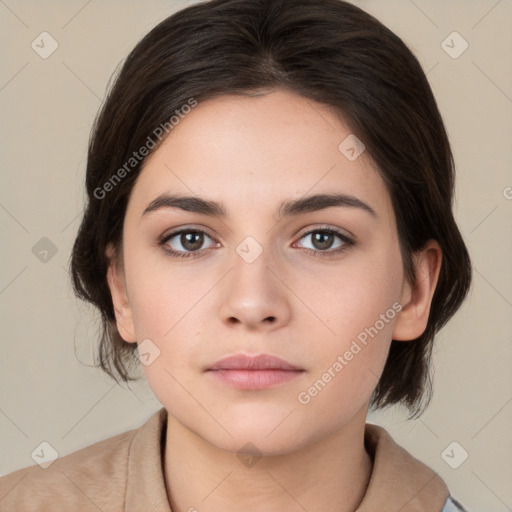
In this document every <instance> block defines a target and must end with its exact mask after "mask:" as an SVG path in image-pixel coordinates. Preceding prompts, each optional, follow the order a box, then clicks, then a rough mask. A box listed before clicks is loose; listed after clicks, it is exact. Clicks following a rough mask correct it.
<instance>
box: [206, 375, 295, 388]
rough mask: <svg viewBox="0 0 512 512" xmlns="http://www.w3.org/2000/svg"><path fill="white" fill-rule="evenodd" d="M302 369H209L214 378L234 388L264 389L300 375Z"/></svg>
mask: <svg viewBox="0 0 512 512" xmlns="http://www.w3.org/2000/svg"><path fill="white" fill-rule="evenodd" d="M302 372H303V370H210V371H209V373H211V374H212V375H213V376H214V378H216V379H218V380H220V381H221V382H223V383H225V384H228V385H229V386H231V387H233V388H235V389H265V388H269V387H272V386H275V385H276V384H283V383H284V382H288V381H290V380H292V379H295V378H296V377H298V376H299V375H301V374H302Z"/></svg>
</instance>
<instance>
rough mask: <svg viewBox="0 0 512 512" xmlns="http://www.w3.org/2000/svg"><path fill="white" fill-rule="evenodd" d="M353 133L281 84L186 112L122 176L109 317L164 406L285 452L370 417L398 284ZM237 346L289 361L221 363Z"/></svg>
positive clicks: (190, 422)
mask: <svg viewBox="0 0 512 512" xmlns="http://www.w3.org/2000/svg"><path fill="white" fill-rule="evenodd" d="M350 135H351V132H350V129H349V127H348V126H346V125H345V124H344V123H343V122H342V121H341V120H340V119H339V117H338V116H336V115H335V114H334V113H333V112H332V111H331V110H329V109H328V108H326V107H325V106H322V105H319V104H316V103H314V102H312V101H309V100H307V99H305V98H303V97H301V96H297V95H295V94H292V93H289V92H285V91H279V90H278V91H274V92H272V93H269V94H266V95H261V96H257V97H238V96H224V97H222V98H218V99H215V100H210V101H206V102H204V103H200V104H199V105H198V106H197V107H195V108H194V109H193V110H192V112H191V113H189V114H188V115H187V116H186V117H185V118H184V119H183V120H181V122H180V123H179V125H177V126H176V127H175V128H174V129H173V131H172V133H171V135H170V136H169V137H168V138H167V139H166V140H165V141H164V142H163V144H162V145H161V146H160V147H159V148H158V150H157V151H156V152H154V153H153V154H152V155H151V157H150V158H149V159H148V160H147V161H146V164H145V167H144V169H143V170H142V172H141V174H140V176H139V178H138V180H137V182H136V184H135V186H134V188H133V190H132V193H131V196H130V200H129V204H128V207H127V212H126V217H125V222H124V240H123V255H124V269H123V270H122V271H121V274H120V276H121V277H119V276H118V283H122V284H118V285H116V286H117V288H116V286H111V290H112V293H113V298H114V303H115V309H116V315H117V320H118V328H119V330H120V332H121V335H122V336H123V337H124V339H125V340H127V341H130V342H133V341H135V340H137V342H138V343H139V349H140V348H141V345H140V344H141V343H144V344H145V345H142V348H143V350H141V352H143V353H145V354H146V355H145V356H144V357H145V359H146V362H147V363H150V364H147V365H146V364H145V365H143V368H144V371H145V374H146V377H147V380H148V382H149V384H150V386H151V388H152V390H153V392H154V393H155V395H156V396H157V398H158V399H159V401H160V402H161V403H162V404H163V406H165V408H166V409H167V410H168V412H169V414H170V415H172V416H173V417H174V418H176V419H177V420H178V421H179V422H180V423H181V424H182V425H184V426H185V427H186V428H187V429H189V430H190V431H191V432H193V433H194V434H196V435H198V436H200V437H201V438H202V439H204V440H206V441H208V442H210V443H212V444H213V445H215V446H218V447H221V448H224V449H228V450H233V451H236V450H238V449H239V448H240V447H241V446H243V445H244V444H245V443H246V442H247V441H251V442H252V443H253V444H255V445H256V446H257V447H258V449H259V450H260V451H261V452H263V453H268V454H270V453H273V454H278V453H286V452H290V451H292V450H295V449H297V448H300V447H304V446H306V445H308V444H310V443H312V442H314V441H317V440H319V439H321V438H323V437H325V436H328V435H330V434H333V433H335V432H337V431H340V430H341V429H343V428H344V427H345V426H347V425H349V424H350V422H352V421H354V419H355V418H361V417H362V418H363V422H364V417H365V416H366V409H367V405H368V401H369V398H370V396H371V393H372V391H373V389H374V388H375V386H376V384H377V382H378V378H379V376H380V374H381V372H382V369H383V366H384V363H385V360H386V356H387V353H388V350H389V346H390V342H391V339H392V336H393V334H394V331H396V330H397V329H398V328H399V324H400V322H401V320H400V318H401V315H402V313H399V312H398V311H399V309H400V308H401V304H402V303H403V300H404V297H405V295H407V293H408V292H407V290H408V288H407V286H406V285H405V283H404V276H403V270H402V260H401V255H400V250H399V243H398V237H397V231H396V223H395V217H394V213H393V209H392V206H391V202H390V197H389V194H388V192H387V190H386V187H385V185H384V182H383V180H382V178H381V177H380V176H379V174H378V172H377V171H376V169H375V167H374V166H373V164H372V162H371V160H370V159H369V157H367V155H366V153H364V152H363V153H362V154H361V155H360V156H359V157H358V158H356V159H355V160H354V158H353V155H352V152H351V151H350V147H351V146H350V144H348V143H345V144H348V150H347V147H346V145H345V146H343V145H342V150H343V151H342V150H340V149H339V146H340V143H342V141H344V140H345V139H346V138H347V137H348V136H350ZM350 140H351V139H348V141H350ZM356 149H357V147H356ZM346 155H349V156H351V157H352V158H351V159H349V158H347V156H346ZM166 195H168V196H170V195H172V196H175V199H176V196H189V197H193V198H195V201H188V202H182V203H181V205H182V206H183V208H185V209H182V208H180V207H179V204H180V203H179V202H177V201H174V202H172V201H170V200H169V199H165V196H166ZM314 195H330V196H334V195H338V196H342V200H336V201H334V200H331V202H325V200H324V201H323V200H322V198H320V199H318V200H317V201H316V202H315V201H309V202H308V201H307V199H308V198H310V197H311V196H314ZM157 198H160V200H159V201H157V202H155V199H157ZM162 198H163V199H162ZM199 199H201V200H204V201H208V202H210V203H208V204H207V205H204V203H201V201H199ZM324 199H325V198H324ZM296 201H299V203H296V204H294V203H293V202H296ZM211 202H215V203H218V205H217V206H218V208H217V210H223V214H222V215H221V214H220V213H221V212H220V211H216V209H215V208H211ZM301 204H302V207H301ZM150 205H151V206H150ZM283 205H288V207H286V206H283ZM290 205H292V206H290ZM207 206H209V207H210V208H209V210H212V211H208V209H207V208H206V207H207ZM148 207H149V208H148ZM110 283H112V281H110ZM395 334H396V333H395ZM237 354H244V355H247V356H256V355H260V354H267V355H270V356H275V357H278V358H280V359H282V360H284V361H286V362H287V363H288V364H289V365H291V366H293V367H294V368H295V369H296V371H291V370H286V369H283V368H281V370H278V369H275V368H274V369H268V368H267V369H266V370H261V369H260V370H254V369H253V370H248V369H245V370H243V369H242V370H240V369H239V370H229V369H226V367H225V366H226V365H224V366H223V365H222V364H220V365H218V366H217V367H216V366H215V364H216V363H217V362H218V361H219V360H221V359H222V358H225V357H226V356H231V355H237ZM244 364H245V363H244ZM245 365H246V366H247V364H245ZM242 366H243V365H242ZM212 368H224V369H223V370H218V369H217V370H212Z"/></svg>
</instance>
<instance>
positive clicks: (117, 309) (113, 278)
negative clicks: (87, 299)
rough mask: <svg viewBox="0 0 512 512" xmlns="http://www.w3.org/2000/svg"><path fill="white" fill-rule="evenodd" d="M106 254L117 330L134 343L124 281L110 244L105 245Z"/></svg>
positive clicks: (126, 339) (133, 332)
mask: <svg viewBox="0 0 512 512" xmlns="http://www.w3.org/2000/svg"><path fill="white" fill-rule="evenodd" d="M106 255H107V258H108V260H109V264H108V269H107V282H108V286H109V289H110V295H111V297H112V303H113V305H114V313H115V315H116V325H117V330H118V331H119V334H120V335H121V337H122V338H123V339H124V340H125V341H126V342H128V343H135V342H136V341H137V337H136V336H135V328H134V323H133V314H132V310H131V306H130V301H129V299H128V294H127V291H126V282H125V279H124V275H123V271H122V268H121V265H120V264H119V260H118V258H117V257H116V255H115V251H114V249H113V247H112V246H111V245H110V244H109V246H108V247H107V251H106Z"/></svg>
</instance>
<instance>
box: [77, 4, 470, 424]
mask: <svg viewBox="0 0 512 512" xmlns="http://www.w3.org/2000/svg"><path fill="white" fill-rule="evenodd" d="M277 88H281V89H286V90H289V91H292V92H294V93H297V94H299V95H301V96H302V97H305V98H307V99H310V100H313V101H316V102H319V103H321V104H325V105H328V106H330V107H331V108H332V109H333V111H334V112H336V113H337V114H339V115H340V117H341V118H342V119H343V121H344V122H345V123H347V125H348V126H349V127H350V130H351V132H352V133H353V134H355V135H356V136H357V137H358V138H359V139H360V140H361V141H363V143H364V145H365V151H366V152H367V154H368V155H369V156H370V157H371V159H372V160H373V162H374V163H375V164H376V167H377V170H378V172H379V174H380V175H381V177H382V178H383V180H384V182H385V184H386V188H387V190H388V192H389V194H390V197H391V200H392V205H393V210H394V213H395V217H396V223H397V231H398V236H399V244H400V252H401V257H402V264H403V268H404V276H405V278H406V279H407V280H408V281H409V282H410V283H413V282H414V264H413V256H414V253H415V252H417V251H419V250H421V248H422V247H424V244H425V243H426V242H427V240H429V239H435V240H437V242H438V243H439V245H440V247H441V249H442V251H443V259H442V264H441V269H440V275H439V280H438V283H437V287H436V290H435V293H434V296H433V299H432V303H431V310H430V314H429V318H428V324H427V326H426V329H425V331H424V332H423V334H422V335H421V336H419V337H418V338H417V339H415V340H413V341H409V342H404V341H397V340H392V341H391V346H390V351H389V354H388V357H387V360H386V363H385V367H384V370H383V373H382V375H381V377H380V380H379V382H378V384H377V386H376V388H375V389H374V392H373V394H372V397H371V400H370V406H371V407H373V408H375V409H379V408H384V407H387V406H390V405H393V404H401V405H404V406H406V407H407V408H408V409H409V411H410V412H411V413H412V416H417V415H419V414H421V413H422V412H423V410H424V408H425V407H426V405H427V404H428V402H430V399H431V395H432V382H431V375H430V360H431V354H432V346H433V341H434V336H435V334H436V333H437V332H438V331H439V329H441V327H443V326H444V325H445V324H446V322H447V321H448V320H449V319H450V318H451V317H452V315H453V314H454V313H455V312H456V311H457V309H458V308H459V307H460V305H461V303H462V302H463V300H464V298H465V297H466V295H467V293H468V291H469V287H470V282H471V263H470V259H469V254H468V251H467V249H466V246H465V244H464V241H463V239H462V236H461V234H460V231H459V229H458V227H457V225H456V222H455V219H454V216H453V212H452V206H453V196H454V179H455V165H454V160H453V156H452V152H451V148H450V144H449V141H448V137H447V133H446V130H445V127H444V124H443V120H442V118H441V115H440V113H439V110H438V107H437V104H436V101H435V98H434V95H433V93H432V91H431V88H430V86H429V83H428V81H427V78H426V76H425V74H424V72H423V70H422V68H421V65H420V64H419V62H418V60H417V59H416V57H415V56H414V55H413V53H412V52H411V51H410V50H409V49H408V47H407V46H406V44H405V43H404V42H403V41H402V40H401V39H400V38H399V37H398V36H397V35H395V34H394V33H393V32H391V31H390V30H389V29H388V28H386V27H385V26H384V25H383V24H382V23H381V22H380V21H378V20H377V19H375V18H374V17H373V16H371V15H370V14H368V13H366V12H365V11H363V10H361V9H359V8H358V7H356V6H354V5H352V4H350V3H348V2H344V1H341V0H212V1H208V2H202V3H198V4H194V5H191V6H189V7H187V8H185V9H183V10H181V11H178V12H177V13H175V14H173V15H172V16H169V17H168V18H166V19H164V20H163V21H162V22H160V23H159V24H158V25H157V26H155V27H154V28H153V29H152V30H151V31H150V32H149V33H148V34H147V35H146V36H145V37H143V38H142V39H141V40H140V41H139V43H138V44H137V45H136V46H135V47H134V49H133V50H132V51H131V53H130V54H129V55H128V57H127V58H126V59H125V61H124V63H123V65H122V67H121V69H120V71H119V72H118V73H117V76H115V79H114V81H113V83H112V84H111V87H110V88H109V92H108V94H107V97H106V100H105V101H104V103H103V105H102V107H101V109H100V111H99V112H98V115H97V117H96V120H95V123H94V126H93V129H92V132H91V137H90V141H89V148H88V159H87V170H86V180H85V181H86V191H87V202H86V205H85V209H84V214H83V218H82V221H81V225H80V228H79V231H78V234H77V237H76V240H75V243H74V246H73V249H72V255H71V260H70V270H71V277H72V281H73V287H74V291H75V293H76V295H77V296H78V297H80V298H81V299H83V300H86V301H88V302H90V303H92V304H93V305H94V306H96V307H97V309H98V310H99V312H100V314H101V324H102V325H101V335H100V340H99V356H98V358H99V366H100V367H101V368H102V369H103V370H104V371H105V372H106V373H107V374H109V375H110V376H111V377H112V378H114V379H115V380H116V381H117V382H118V378H119V377H120V378H121V379H122V380H124V381H125V382H128V381H129V380H135V379H134V378H133V377H132V376H131V375H130V370H131V369H132V365H135V364H136V363H138V358H137V357H136V355H135V350H136V349H137V346H136V344H134V343H127V342H125V341H124V340H123V339H122V338H121V336H120V334H119V332H118V330H117V327H116V320H115V315H114V308H113V304H112V298H111V294H110V290H109V287H108V282H107V278H106V275H107V269H108V264H109V261H108V258H107V256H106V254H105V251H106V248H107V245H108V244H112V245H113V246H114V248H115V254H116V259H119V260H122V250H121V247H122V229H123V221H124V217H125V214H126V207H127V203H128V198H129V196H130V193H131V190H132V188H133V185H134V183H135V181H136V179H137V176H138V174H139V172H140V171H141V169H142V167H143V165H144V162H145V161H146V159H147V156H146V157H144V158H143V159H141V160H140V161H137V162H134V161H131V164H130V166H131V168H127V166H126V163H127V162H128V161H130V158H131V157H132V156H133V152H134V151H136V150H137V149H139V148H141V147H143V146H146V147H148V146H149V141H150V140H151V141H152V142H153V147H152V149H151V150H150V151H149V154H151V153H152V152H154V151H155V150H156V149H157V148H158V147H159V146H160V144H161V141H162V140H165V138H160V137H159V140H157V141H155V140H154V139H156V137H155V134H156V133H159V132H157V130H156V129H157V128H158V127H161V126H164V127H167V128H166V132H168V133H172V131H171V130H169V129H168V128H169V124H170V123H169V120H170V119H171V118H172V116H175V115H176V114H177V113H179V112H181V110H180V109H182V108H183V106H184V105H187V104H189V103H190V100H191V98H193V99H194V101H198V102H201V101H205V100H208V99H212V98H216V97H220V96H223V95H227V94H238V95H249V96H251V95H254V94H257V93H261V92H266V91H267V92H270V91H272V90H274V89H277ZM166 123H167V124H166ZM148 156H149V155H148ZM132 164H133V165H132ZM123 166H124V169H125V171H126V172H122V173H121V169H122V168H123ZM116 173H117V176H116V177H117V178H119V177H120V176H121V174H122V179H117V180H116V181H115V182H114V181H112V180H113V177H114V176H115V175H116ZM120 173H121V174H120ZM107 182H109V183H110V186H109V187H108V194H107V193H106V192H105V191H106V190H107V187H106V186H105V184H106V183H107ZM102 187H103V188H102ZM412 416H411V417H412Z"/></svg>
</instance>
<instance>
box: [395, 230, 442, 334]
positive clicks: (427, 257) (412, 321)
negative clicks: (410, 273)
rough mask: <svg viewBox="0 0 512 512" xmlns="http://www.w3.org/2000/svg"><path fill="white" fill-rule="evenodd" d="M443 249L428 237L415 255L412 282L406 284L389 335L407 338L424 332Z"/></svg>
mask: <svg viewBox="0 0 512 512" xmlns="http://www.w3.org/2000/svg"><path fill="white" fill-rule="evenodd" d="M442 257H443V252H442V250H441V247H440V246H439V244H438V242H437V241H436V240H429V241H428V242H427V243H426V244H425V246H424V247H423V248H422V249H421V251H420V252H418V253H416V254H415V256H414V264H415V272H414V273H415V280H414V283H412V284H410V283H405V284H404V287H403V290H402V296H401V298H400V304H401V305H402V310H401V311H400V312H399V313H398V315H397V320H396V322H395V325H394V328H393V335H392V338H393V339H394V340H397V341H410V340H414V339H416V338H418V337H419V336H421V335H422V334H423V332H424V331H425V329H426V327H427V322H428V317H429V313H430V304H431V303H432V297H433V295H434V291H435V289H436V285H437V281H438V278H439V272H440V270H441V262H442Z"/></svg>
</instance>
